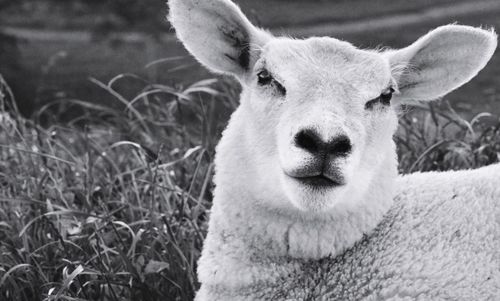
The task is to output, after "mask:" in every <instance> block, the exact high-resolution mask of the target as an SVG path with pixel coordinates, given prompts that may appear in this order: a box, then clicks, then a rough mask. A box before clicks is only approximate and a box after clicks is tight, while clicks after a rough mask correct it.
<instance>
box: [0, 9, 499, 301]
mask: <svg viewBox="0 0 500 301" xmlns="http://www.w3.org/2000/svg"><path fill="white" fill-rule="evenodd" d="M235 1H236V2H237V3H238V4H240V5H241V7H242V9H243V11H244V12H245V14H246V15H247V16H248V17H249V18H250V19H251V21H252V22H254V24H257V25H259V26H262V27H265V28H269V29H270V30H271V31H272V32H274V33H276V34H287V35H291V36H297V37H302V36H312V35H329V36H333V37H336V38H339V39H343V40H348V41H350V42H352V43H353V44H354V45H356V46H358V47H361V48H380V47H392V48H399V47H404V46H406V45H409V44H410V43H412V42H413V41H414V40H416V39H417V38H418V37H420V36H421V35H423V34H425V33H427V32H428V31H429V30H431V29H432V28H434V27H437V26H439V25H444V24H450V23H455V22H458V23H461V24H467V25H473V26H483V27H485V28H491V27H493V28H497V30H499V31H500V1H499V0H474V1H471V0H411V1H408V0H235ZM165 2H166V1H165V0H140V1H139V0H0V74H1V75H2V76H3V77H1V76H0V300H2V301H3V300H5V301H11V300H12V301H13V300H16V301H17V300H22V301H33V300H44V301H45V300H47V301H49V300H50V301H52V300H103V301H108V300H112V301H118V300H120V301H121V300H141V301H149V300H151V301H154V300H189V301H190V300H192V299H193V297H194V294H195V292H196V290H197V289H198V287H199V283H198V281H197V276H196V262H197V260H198V258H199V256H200V252H201V248H202V244H203V240H204V237H205V235H206V231H207V221H208V216H209V214H208V213H209V211H210V208H211V204H212V197H213V196H212V176H213V171H214V164H213V158H214V153H215V150H214V149H215V145H216V144H217V142H218V141H219V139H220V137H221V133H222V131H223V129H224V128H225V126H226V124H227V120H228V118H229V116H230V114H231V113H232V112H233V111H234V110H235V108H236V107H237V106H238V95H239V93H240V88H239V86H238V84H237V83H236V82H235V81H234V80H232V79H230V78H222V77H219V76H215V75H213V74H210V73H208V72H207V71H206V70H205V69H204V68H202V67H201V66H200V65H199V64H198V63H197V62H195V61H194V59H193V58H191V57H190V56H189V55H188V54H187V53H186V51H185V50H184V48H183V46H182V45H181V44H180V43H179V42H177V40H176V38H175V36H174V33H173V32H172V30H171V29H170V26H169V24H168V23H167V21H166V18H165V16H166V15H167V13H168V8H167V5H166V4H165ZM499 83H500V51H497V53H496V54H495V55H494V57H493V59H492V60H491V61H490V62H489V64H488V65H487V66H486V68H485V69H484V70H483V71H481V73H480V74H479V76H477V77H476V78H474V79H473V80H472V81H471V82H470V83H468V84H466V85H465V86H464V87H462V88H460V89H459V90H457V91H455V92H453V93H451V94H450V95H447V96H445V97H444V98H443V99H442V100H441V101H436V102H429V103H425V104H421V105H419V106H416V107H411V108H406V107H405V108H403V109H402V110H401V112H400V115H401V116H400V117H401V118H400V127H399V130H398V133H397V134H396V135H395V137H394V139H395V141H396V144H397V147H398V148H397V150H398V157H399V171H400V172H401V173H411V172H415V171H430V170H433V171H434V170H440V171H443V170H451V169H453V170H456V169H465V168H476V167H480V166H484V165H488V164H493V163H495V162H499V161H500V118H499V115H500V91H499V89H500V85H499Z"/></svg>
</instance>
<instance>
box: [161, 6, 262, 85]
mask: <svg viewBox="0 0 500 301" xmlns="http://www.w3.org/2000/svg"><path fill="white" fill-rule="evenodd" d="M168 4H169V7H170V14H169V17H168V19H169V21H170V23H171V24H172V25H173V27H174V28H175V30H176V33H177V37H178V38H179V39H180V40H181V41H182V43H183V44H184V46H185V47H186V49H187V50H188V51H189V52H190V53H191V54H192V55H193V56H194V57H195V58H196V59H197V60H198V61H199V62H200V63H202V64H203V65H205V66H206V67H207V68H209V69H211V70H212V71H215V72H219V73H230V74H233V75H236V76H237V77H239V78H240V79H241V78H243V77H245V76H246V75H247V73H248V72H249V70H251V69H252V68H253V65H254V64H255V61H256V60H257V58H258V55H259V53H258V52H259V49H260V47H261V46H263V45H264V44H265V43H267V41H268V40H269V39H271V35H270V34H268V33H267V32H265V31H263V30H260V29H258V28H256V27H254V26H253V25H252V24H251V23H250V21H248V19H247V18H246V17H245V16H244V15H243V13H242V12H241V10H240V9H239V7H238V6H236V4H234V3H233V2H231V1H229V0H170V1H169V2H168Z"/></svg>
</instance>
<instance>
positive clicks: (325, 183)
mask: <svg viewBox="0 0 500 301" xmlns="http://www.w3.org/2000/svg"><path fill="white" fill-rule="evenodd" d="M292 178H293V179H295V180H296V181H297V182H299V183H301V184H303V185H305V186H309V187H312V188H333V187H338V186H342V185H344V182H343V180H339V179H332V178H329V177H327V176H326V175H324V174H321V175H317V176H311V177H292Z"/></svg>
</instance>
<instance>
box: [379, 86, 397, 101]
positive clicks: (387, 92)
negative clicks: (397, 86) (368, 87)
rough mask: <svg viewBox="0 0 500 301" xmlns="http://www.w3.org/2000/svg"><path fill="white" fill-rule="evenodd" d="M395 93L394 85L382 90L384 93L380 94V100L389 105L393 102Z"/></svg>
mask: <svg viewBox="0 0 500 301" xmlns="http://www.w3.org/2000/svg"><path fill="white" fill-rule="evenodd" d="M393 93H394V89H393V88H392V87H391V88H389V89H387V90H385V91H384V92H382V94H380V102H381V103H382V104H384V105H389V104H390V103H391V99H392V94H393Z"/></svg>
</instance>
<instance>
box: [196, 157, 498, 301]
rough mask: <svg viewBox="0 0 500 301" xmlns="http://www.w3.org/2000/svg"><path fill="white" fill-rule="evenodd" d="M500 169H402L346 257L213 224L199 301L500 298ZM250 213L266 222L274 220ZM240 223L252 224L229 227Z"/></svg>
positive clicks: (256, 221) (311, 238) (255, 221)
mask: <svg viewBox="0 0 500 301" xmlns="http://www.w3.org/2000/svg"><path fill="white" fill-rule="evenodd" d="M499 178H500V165H494V166H490V167H486V168H482V169H478V170H473V171H457V172H446V173H421V174H420V173H419V174H412V175H409V176H404V177H400V178H398V179H397V180H396V183H395V185H396V187H398V188H397V192H396V196H395V202H394V204H393V206H392V208H391V209H390V210H389V212H388V213H387V214H386V215H385V217H384V218H383V220H382V221H381V222H380V223H379V225H378V226H377V227H376V228H375V230H374V231H373V232H371V233H370V234H367V235H365V236H364V237H363V238H362V239H361V240H359V241H358V242H356V244H355V245H354V246H353V247H352V248H350V249H348V250H347V251H345V252H344V253H342V254H341V255H339V256H337V257H327V258H323V259H320V260H307V259H297V258H292V257H290V256H286V255H285V256H279V255H271V254H270V252H265V253H264V252H263V251H262V250H256V249H254V248H253V247H252V244H246V245H245V249H241V247H243V246H240V247H238V246H236V245H234V249H232V248H230V247H228V246H230V245H232V244H233V243H232V242H231V241H232V240H237V241H239V242H238V243H240V242H241V240H242V239H241V236H240V237H238V236H239V235H241V233H239V234H235V233H234V232H233V231H231V230H228V228H226V229H225V231H219V232H218V233H216V234H215V233H214V232H211V233H210V235H209V237H208V238H207V245H208V246H210V249H211V251H209V250H208V249H205V252H204V254H203V259H202V261H201V262H200V264H201V268H200V276H201V277H202V281H203V286H202V289H201V290H200V292H199V294H198V297H197V300H500V251H499V250H500V230H499V227H500V186H499V185H498V181H495V180H492V179H499ZM247 218H248V219H251V220H252V221H253V223H252V224H260V225H261V226H260V229H266V228H267V225H270V224H272V223H271V222H270V220H269V219H268V217H267V216H259V215H255V216H254V215H252V216H249V217H247ZM212 225H213V224H212ZM240 227H247V223H245V224H241V225H233V227H232V228H229V229H235V228H236V229H238V228H240ZM269 227H272V226H269ZM211 229H213V228H211ZM242 230H243V229H242ZM327 230H328V229H325V231H327ZM331 230H333V229H331ZM249 231H251V230H249ZM269 231H273V230H271V229H269ZM304 231H305V232H306V233H304V236H305V237H309V239H305V240H304V241H303V242H302V243H303V244H304V246H306V245H309V244H312V245H314V244H315V241H314V240H315V238H316V237H317V236H316V235H315V234H312V235H311V233H310V232H309V233H307V232H308V231H307V230H304ZM214 234H215V235H214ZM236 235H238V236H236ZM245 239H247V238H245ZM245 239H243V240H245ZM267 248H269V249H273V248H274V247H272V246H270V245H268V246H267ZM211 252H214V253H213V254H211ZM264 254H265V255H264ZM211 257H213V258H211ZM209 258H211V259H209ZM221 258H224V260H223V261H221Z"/></svg>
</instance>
